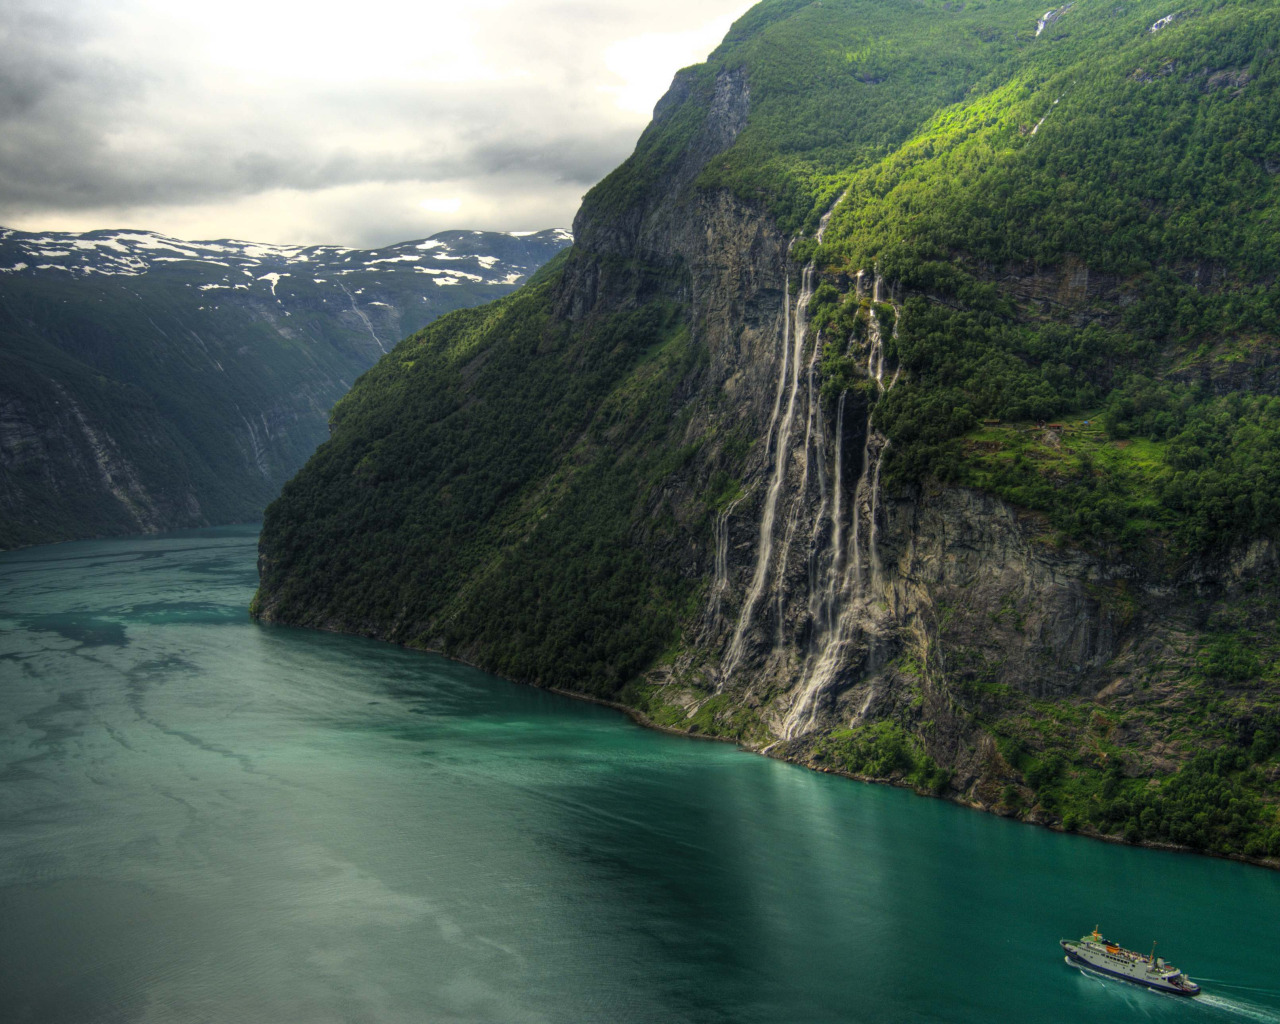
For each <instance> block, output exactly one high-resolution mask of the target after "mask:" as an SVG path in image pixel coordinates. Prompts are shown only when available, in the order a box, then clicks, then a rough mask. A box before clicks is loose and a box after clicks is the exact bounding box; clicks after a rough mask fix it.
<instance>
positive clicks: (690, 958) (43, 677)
mask: <svg viewBox="0 0 1280 1024" xmlns="http://www.w3.org/2000/svg"><path fill="white" fill-rule="evenodd" d="M256 540H257V535H256V530H254V529H253V528H250V527H230V528H224V529H217V530H205V531H192V532H184V533H179V534H168V535H163V536H160V537H147V538H129V539H123V540H110V541H93V542H82V543H75V544H63V545H57V546H52V547H45V548H33V549H28V550H24V551H16V552H11V553H8V554H4V555H0V1020H4V1021H15V1022H17V1021H31V1022H37V1021H38V1022H41V1024H57V1022H68V1024H70V1022H76V1024H83V1022H89V1021H122V1022H123V1021H148V1022H152V1021H154V1022H160V1021H165V1022H170V1021H217V1022H228V1021H230V1022H234V1021H244V1022H250V1021H252V1022H261V1021H277V1022H284V1021H299V1022H303V1021H305V1022H329V1021H334V1022H337V1021H344V1022H345V1021H369V1022H399V1021H419V1022H420V1021H431V1022H441V1021H480V1022H488V1021H492V1022H504V1024H506V1022H521V1021H555V1022H559V1021H564V1022H570V1021H572V1022H580V1021H623V1022H630V1021H636V1022H639V1021H653V1022H658V1021H663V1022H668V1021H725V1022H729V1021H733V1022H742V1021H745V1022H753V1021H866V1022H873V1021H874V1022H883V1021H912V1022H914V1021H921V1022H923V1021H975V1022H976V1021H982V1022H990V1021H1003V1020H1009V1021H1086V1020H1087V1021H1100V1020H1103V1021H1127V1020H1142V1021H1150V1020H1156V1021H1166V1020H1168V1021H1206V1022H1207V1021H1216V1020H1224V1021H1225V1020H1256V1021H1277V1022H1280V941H1278V940H1280V925H1278V924H1277V922H1280V873H1276V872H1269V871H1266V870H1263V869H1259V868H1253V867H1249V866H1245V865H1240V864H1234V863H1229V862H1224V861H1216V860H1210V859H1207V858H1200V857H1193V856H1186V855H1176V854H1168V853H1161V852H1155V851H1148V850H1137V849H1129V848H1124V847H1117V846H1109V845H1106V844H1102V843H1096V842H1092V841H1089V840H1086V839H1082V838H1078V837H1072V836H1062V835H1056V834H1053V833H1049V832H1046V831H1043V830H1039V829H1035V828H1031V827H1027V826H1021V825H1016V824H1013V823H1010V822H1006V821H1002V820H998V819H995V818H992V817H988V816H985V815H982V814H978V813H974V812H971V811H967V810H964V809H962V808H959V807H956V806H953V805H950V804H945V803H942V802H940V801H935V800H928V799H922V798H919V797H916V796H913V795H912V794H910V793H906V792H903V791H900V790H893V789H888V788H883V787H875V786H865V785H861V784H858V783H853V782H850V781H848V780H845V779H840V778H835V777H830V776H825V775H818V774H814V773H811V772H808V771H805V770H803V769H800V768H796V767H794V766H790V765H785V764H782V763H779V762H776V761H772V760H769V759H766V758H761V757H757V756H754V755H750V754H746V753H743V752H741V751H738V750H735V749H734V748H733V747H731V746H729V745H725V744H713V743H700V742H693V741H690V740H686V739H683V738H680V737H672V736H667V735H663V734H660V733H656V732H651V731H647V730H644V729H641V728H640V727H638V726H636V725H634V724H633V723H632V722H630V721H629V720H628V719H627V718H625V717H624V716H623V715H621V714H618V713H617V712H614V711H611V710H609V709H606V708H601V707H597V706H594V705H590V704H585V703H581V702H577V701H572V700H569V699H566V698H563V697H559V696H557V695H554V694H549V693H546V692H542V691H538V690H534V689H531V688H528V687H522V686H518V685H515V684H512V683H508V682H505V681H503V680H500V679H497V678H495V677H493V676H489V675H486V674H485V673H482V672H478V671H475V670H473V669H469V668H466V667H463V666H459V665H456V664H453V663H450V662H448V661H445V660H444V659H441V658H436V657H432V656H427V655H421V654H415V653H412V652H408V651H404V650H400V649H397V648H394V647H390V646H387V645H384V644H378V643H375V642H371V641H365V640H359V639H353V638H349V637H339V636H332V635H327V634H320V633H312V632H307V631H304V630H295V629H288V628H281V627H263V626H258V625H256V624H254V623H252V622H251V621H250V620H249V619H248V617H247V614H246V612H245V609H246V607H247V605H248V601H249V598H250V596H251V595H252V592H253V587H254V585H255V582H256V571H255V559H256ZM1095 924H1098V925H1100V927H1101V928H1102V930H1103V931H1104V932H1105V933H1106V934H1107V935H1109V936H1113V937H1114V938H1116V939H1119V940H1121V941H1123V942H1124V943H1125V944H1126V945H1129V946H1131V947H1133V948H1138V949H1146V948H1148V947H1149V944H1150V942H1151V940H1152V939H1159V941H1160V947H1159V951H1160V953H1161V955H1164V956H1166V957H1167V958H1168V959H1170V960H1171V961H1172V962H1173V963H1176V964H1177V965H1178V966H1179V967H1181V968H1183V969H1184V970H1186V971H1187V972H1188V973H1189V974H1190V975H1191V977H1192V978H1193V979H1195V980H1196V981H1198V982H1200V983H1201V984H1202V985H1203V986H1204V991H1205V994H1204V996H1202V997H1200V998H1198V999H1195V1000H1187V999H1179V998H1176V997H1173V996H1168V995H1162V994H1159V993H1154V992H1148V991H1146V990H1143V989H1140V988H1136V987H1134V986H1131V985H1127V984H1124V983H1120V982H1114V981H1107V980H1102V979H1099V978H1097V977H1096V976H1090V975H1087V974H1084V973H1082V972H1080V971H1078V970H1075V969H1072V968H1069V967H1067V966H1066V965H1065V964H1064V963H1063V958H1062V955H1061V950H1060V949H1059V947H1058V944H1057V940H1058V939H1059V938H1068V937H1070V938H1075V937H1079V936H1080V935H1081V934H1083V933H1084V932H1086V931H1088V930H1090V929H1091V928H1093V926H1094V925H1095Z"/></svg>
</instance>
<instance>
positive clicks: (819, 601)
mask: <svg viewBox="0 0 1280 1024" xmlns="http://www.w3.org/2000/svg"><path fill="white" fill-rule="evenodd" d="M848 397H849V392H848V391H841V392H840V402H839V405H838V406H837V407H836V439H835V445H834V451H833V453H832V455H833V459H832V461H833V467H832V486H831V564H830V565H829V566H828V567H827V574H826V585H825V586H824V587H821V588H820V587H819V586H818V585H817V581H816V579H815V580H814V581H813V583H811V584H810V590H809V593H810V595H811V597H810V601H811V607H810V615H811V616H812V618H813V621H814V623H815V625H816V627H817V630H816V633H815V640H816V639H817V638H818V634H823V633H826V632H827V631H828V630H830V629H831V627H832V626H834V625H835V620H834V618H833V614H834V611H835V606H836V602H837V600H838V598H839V592H838V590H837V581H838V580H840V579H841V572H842V568H843V562H844V548H843V546H842V545H843V543H844V537H843V533H844V519H843V516H844V510H843V507H842V506H843V503H844V404H845V399H847V398H848ZM821 524H822V518H821V515H820V516H819V519H818V522H816V523H815V524H814V545H815V547H816V544H817V533H818V529H819V527H820V526H821ZM815 562H816V555H815Z"/></svg>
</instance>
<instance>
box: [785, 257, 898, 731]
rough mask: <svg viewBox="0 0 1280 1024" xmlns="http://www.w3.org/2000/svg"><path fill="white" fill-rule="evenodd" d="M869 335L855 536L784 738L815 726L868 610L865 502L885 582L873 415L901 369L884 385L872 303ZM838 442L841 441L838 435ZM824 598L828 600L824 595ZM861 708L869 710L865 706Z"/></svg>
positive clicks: (873, 551) (879, 451)
mask: <svg viewBox="0 0 1280 1024" xmlns="http://www.w3.org/2000/svg"><path fill="white" fill-rule="evenodd" d="M882 289H883V279H882V278H881V277H880V276H879V275H876V278H875V284H874V286H873V300H872V301H875V302H878V301H879V300H880V295H881V293H882ZM894 313H895V320H894V331H895V333H896V331H897V316H896V314H897V313H898V310H897V309H896V308H895V310H894ZM867 340H868V351H867V378H868V379H869V380H874V381H875V383H876V400H875V401H872V402H870V403H869V404H868V407H867V420H866V425H865V428H864V431H863V443H862V466H861V471H860V473H859V476H858V483H857V486H856V487H855V489H854V496H853V510H852V514H851V517H850V519H851V523H850V532H851V537H850V541H849V545H848V560H847V568H846V571H845V572H844V573H843V574H841V573H839V572H838V571H837V566H836V564H835V559H837V558H838V557H839V554H838V553H839V551H840V544H839V542H838V541H836V540H835V538H834V537H833V543H834V544H835V552H836V554H833V564H832V572H831V574H830V577H829V581H828V586H829V587H830V588H831V593H832V595H833V596H832V597H831V599H830V606H829V607H830V611H829V612H827V613H826V614H830V615H831V616H832V617H834V620H835V621H834V624H833V625H832V626H827V625H826V623H825V622H819V626H820V627H821V628H820V632H819V635H818V643H817V645H816V651H815V653H816V657H810V658H809V659H808V660H807V661H806V674H805V676H804V678H802V680H801V683H800V692H799V694H798V695H797V697H796V700H795V703H794V704H793V705H792V707H791V710H790V711H789V712H788V714H787V717H786V719H785V720H784V721H783V736H784V738H786V739H793V738H795V737H796V736H801V735H804V734H805V733H806V732H809V731H810V730H811V729H813V727H814V726H815V724H816V722H817V716H818V705H819V701H820V699H821V697H822V695H823V694H824V693H826V692H827V691H828V690H829V689H830V687H831V686H832V685H833V684H834V682H835V680H836V675H837V673H838V672H839V670H840V666H841V664H842V663H843V662H844V660H845V657H846V654H847V653H848V651H849V648H850V647H851V646H852V644H853V642H854V640H855V639H856V637H857V635H858V633H859V623H860V621H861V620H862V618H863V616H864V615H865V613H866V605H867V597H868V594H867V588H866V582H865V580H864V567H863V559H862V528H861V526H862V524H861V520H862V509H863V506H864V503H865V506H866V510H867V522H868V529H867V561H868V562H869V563H870V569H871V593H873V594H874V593H878V592H879V591H880V589H881V588H882V586H883V576H884V573H883V568H882V566H881V564H880V553H879V516H880V494H881V488H880V466H881V463H882V461H883V459H884V452H885V449H886V448H888V446H889V442H888V439H887V438H880V437H879V436H878V435H877V434H876V433H875V427H874V424H873V422H872V420H873V416H874V413H875V407H876V405H877V404H878V402H879V399H880V398H881V397H883V395H884V394H886V393H887V391H888V390H889V389H891V388H892V387H893V385H894V384H896V383H897V380H898V373H897V372H896V371H895V373H894V376H893V380H892V381H891V382H890V384H889V387H888V388H886V387H885V384H884V330H883V327H882V326H881V323H880V318H879V316H878V315H877V314H876V312H875V309H874V308H873V309H872V310H871V311H870V321H869V329H868V332H867ZM841 418H843V401H842V403H841ZM838 430H839V432H840V434H842V433H843V429H842V426H841V427H840V428H838ZM837 443H839V437H838V439H837ZM836 471H837V472H840V462H839V460H837V463H836ZM839 491H840V485H839V483H837V485H836V492H837V494H838V493H839ZM835 519H836V523H837V527H836V528H837V529H838V528H839V526H838V524H839V519H840V516H839V515H838V514H837V515H836V517H835ZM837 579H838V580H839V587H838V589H836V580H837ZM824 604H826V600H825V599H824ZM837 605H839V612H838V614H837V613H836V606H837ZM869 702H870V701H869V699H868V703H869ZM863 713H865V708H864V712H863Z"/></svg>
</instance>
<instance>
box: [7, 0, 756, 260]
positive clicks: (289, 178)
mask: <svg viewBox="0 0 1280 1024" xmlns="http://www.w3.org/2000/svg"><path fill="white" fill-rule="evenodd" d="M715 3H716V5H718V6H720V7H727V6H732V5H731V3H729V0H715ZM683 6H685V5H684V4H677V3H676V2H675V0H651V2H650V3H649V4H647V5H646V4H642V3H632V2H631V0H614V2H604V0H593V2H591V3H587V2H585V0H526V2H525V3H524V4H523V5H522V6H520V7H518V9H517V13H516V14H514V15H513V14H512V13H511V10H508V11H505V12H497V13H496V14H493V15H491V16H489V17H488V18H487V19H483V20H482V22H481V25H482V31H483V32H486V33H488V35H485V36H484V38H485V41H486V46H491V47H496V49H495V50H493V51H492V52H491V56H492V57H493V59H496V60H499V61H501V60H504V59H506V60H508V61H509V62H510V64H511V65H512V66H517V65H518V66H519V67H521V68H522V69H525V70H527V71H528V75H527V77H526V78H525V79H522V80H521V81H520V82H518V83H516V85H514V86H513V85H512V83H511V82H510V81H498V82H486V81H483V80H478V81H476V82H472V83H468V84H467V85H458V84H445V83H431V82H423V81H417V80H412V79H410V78H407V77H406V79H403V80H381V81H377V82H374V83H368V82H360V83H356V84H354V85H351V86H348V87H345V88H343V87H339V86H337V85H335V84H332V83H325V82H323V81H308V82H303V83H300V84H292V83H291V84H290V85H289V87H288V88H286V89H283V90H281V91H280V92H279V93H278V94H275V95H262V96H258V95H254V94H253V93H252V90H251V88H250V87H249V86H248V85H245V84H242V83H239V82H236V81H227V80H225V79H219V78H218V74H219V71H218V69H216V68H208V67H201V66H198V65H197V66H192V67H188V66H186V64H185V63H184V62H183V61H182V60H180V59H178V57H177V56H175V55H174V54H173V53H167V52H160V51H161V50H162V49H163V46H153V44H152V43H151V42H147V43H145V44H144V43H143V42H140V41H139V40H140V38H141V37H139V38H130V37H128V36H121V34H120V33H122V32H125V33H128V32H129V31H130V25H131V24H142V23H143V22H142V19H145V18H146V16H147V13H148V12H147V8H145V7H144V6H141V5H139V4H138V3H137V0H112V3H111V4H110V5H106V4H101V3H96V2H88V0H66V2H60V3H57V4H50V3H48V2H46V0H6V2H4V3H2V4H0V47H3V52H4V60H3V61H2V62H0V224H4V223H7V222H12V221H13V220H14V219H15V218H19V217H27V218H30V217H36V216H38V215H41V214H48V215H55V214H57V215H71V214H73V213H74V212H75V211H77V210H79V211H99V210H121V211H127V210H129V209H131V208H137V209H147V210H155V209H158V208H163V207H180V206H191V207H196V206H201V207H209V206H210V205H211V204H217V203H219V202H235V201H238V200H241V199H244V198H245V197H253V196H259V195H264V194H267V193H271V192H272V191H273V190H281V189H283V190H296V191H300V192H313V191H315V192H318V191H322V190H326V189H334V188H337V187H344V186H359V185H364V184H367V183H384V184H397V183H401V184H403V183H415V182H421V183H430V182H433V181H439V182H448V181H455V182H456V181H470V182H472V183H474V184H476V185H479V184H480V183H489V184H490V185H491V186H492V187H493V188H495V189H509V190H514V191H516V192H521V193H531V192H538V191H542V192H545V194H546V196H547V200H548V203H556V204H573V203H576V197H577V196H579V195H580V194H581V192H583V191H585V190H586V188H587V187H589V186H590V185H591V184H593V183H594V182H595V181H597V180H599V178H600V177H602V176H603V175H604V174H606V173H607V172H608V171H609V170H610V168H612V167H613V166H615V165H616V164H617V163H618V162H620V161H621V160H622V159H623V158H625V156H626V155H627V154H628V153H629V152H630V151H631V149H632V148H633V146H634V143H635V139H636V138H637V137H638V135H639V132H640V128H641V127H642V126H641V125H640V124H639V123H637V118H636V117H635V116H634V115H630V114H626V113H624V112H621V111H619V110H617V109H616V108H615V107H614V106H613V105H612V99H611V98H610V96H609V95H607V94H604V93H602V92H601V89H600V79H599V73H597V72H590V71H589V69H590V68H592V67H595V66H596V64H598V63H599V61H598V56H599V53H598V51H600V50H602V49H603V48H605V47H606V46H607V45H608V44H609V42H610V41H611V40H614V39H617V38H622V37H624V36H626V35H627V34H635V33H638V32H642V31H645V30H646V29H647V30H649V31H653V30H654V28H653V26H654V25H655V23H656V24H659V25H660V24H661V23H662V20H661V19H663V18H665V17H666V16H667V15H668V14H669V13H670V12H669V11H668V9H669V8H670V9H671V10H675V9H677V8H681V7H683ZM715 13H716V12H715V11H714V10H713V11H709V12H708V14H707V16H708V17H711V16H713V15H714V14H715ZM131 19H132V20H131ZM686 20H687V19H686ZM252 30H253V29H252V26H248V25H247V26H246V27H245V31H246V32H251V31H252ZM147 38H148V39H150V37H147ZM566 40H567V42H566ZM566 46H567V47H568V49H567V50H566ZM144 47H151V48H152V49H154V50H155V52H150V50H145V49H144ZM566 53H568V54H573V55H577V56H581V57H582V59H581V60H566ZM588 57H589V58H590V60H588V59H587V58H588ZM592 60H594V61H596V64H592V63H591V61H592ZM592 74H596V75H597V77H595V78H592V77H591V76H592ZM525 208H526V209H528V210H530V211H533V210H537V209H540V208H541V207H540V206H539V205H538V201H537V200H536V197H530V201H529V202H528V203H527V204H526V207H525ZM555 208H556V209H559V208H560V207H558V206H557V207H555ZM365 215H372V211H368V210H363V211H355V213H354V214H353V217H355V218H358V217H360V216H365ZM571 215H572V209H571V208H570V209H567V210H565V211H564V213H563V214H561V215H560V216H558V217H556V218H554V220H555V221H556V222H567V221H568V220H569V219H570V217H571ZM335 216H336V215H335ZM379 216H384V215H383V214H379ZM396 216H399V217H401V218H403V216H404V215H403V212H401V213H399V214H396V213H395V212H394V210H392V209H391V208H388V210H387V211H385V216H384V219H385V220H386V222H387V224H388V225H389V224H390V223H391V221H392V220H393V219H394V218H395V217H396ZM375 219H376V218H375ZM86 226H97V225H86ZM336 226H337V225H336V224H335V227H336ZM450 226H457V225H456V224H455V225H450ZM468 226H469V225H468ZM477 226H480V225H477ZM484 226H490V225H484ZM539 226H545V225H539ZM342 230H349V231H357V230H358V232H359V234H360V235H361V236H362V237H367V236H368V234H369V233H370V232H376V233H379V237H380V238H381V239H382V240H384V241H385V240H386V238H387V237H388V236H386V235H383V234H381V232H382V230H383V229H382V228H381V227H377V226H376V225H374V226H371V227H369V228H368V229H367V230H366V229H363V228H359V227H358V225H357V224H356V223H355V222H354V221H353V223H352V224H351V225H347V224H345V223H344V224H343V225H342ZM390 237H396V235H395V234H394V233H393V234H392V235H390ZM334 240H338V239H334Z"/></svg>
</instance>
